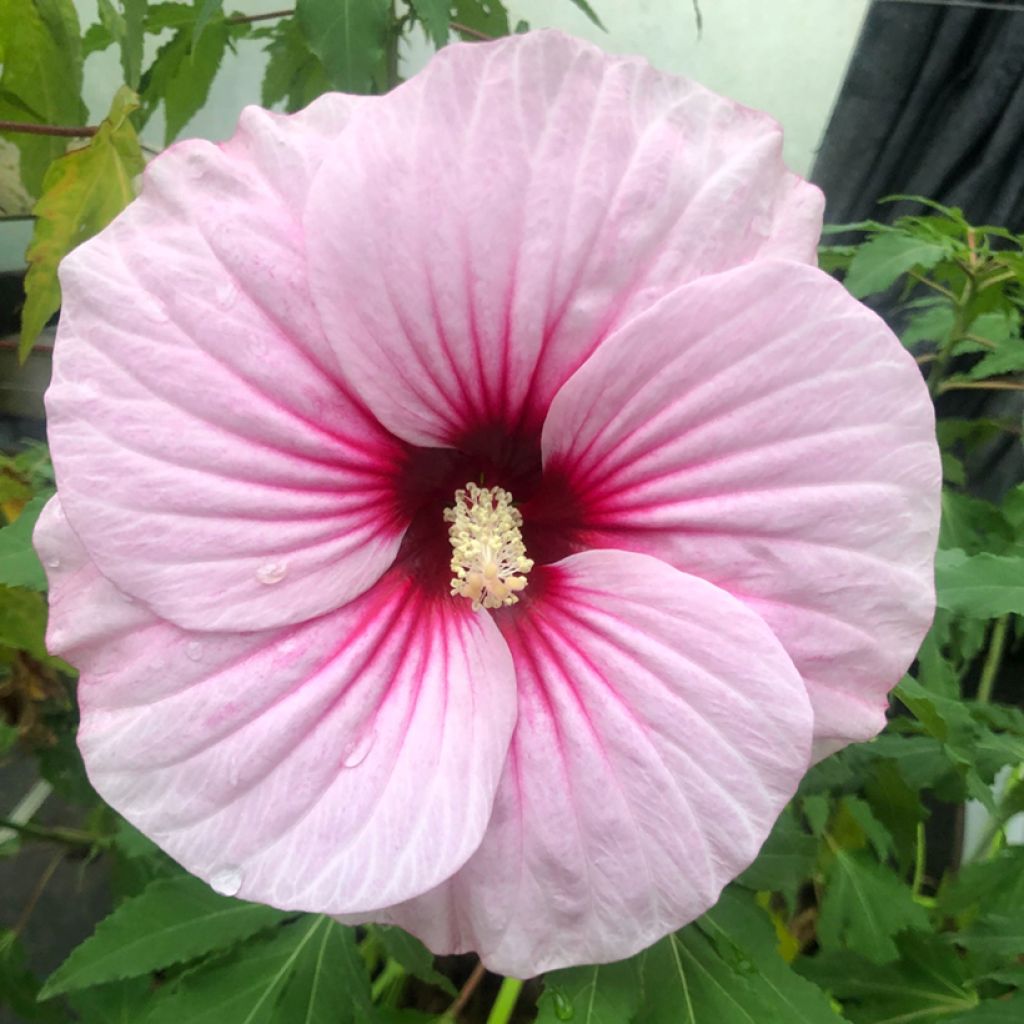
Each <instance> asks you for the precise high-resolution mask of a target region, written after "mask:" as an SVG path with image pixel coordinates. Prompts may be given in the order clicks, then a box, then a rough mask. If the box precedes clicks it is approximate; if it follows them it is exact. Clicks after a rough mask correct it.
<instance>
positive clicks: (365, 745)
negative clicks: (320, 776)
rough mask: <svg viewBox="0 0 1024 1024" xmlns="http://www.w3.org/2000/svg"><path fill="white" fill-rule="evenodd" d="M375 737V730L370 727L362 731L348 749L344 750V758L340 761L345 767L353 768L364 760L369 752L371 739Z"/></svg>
mask: <svg viewBox="0 0 1024 1024" xmlns="http://www.w3.org/2000/svg"><path fill="white" fill-rule="evenodd" d="M376 738H377V731H376V730H375V729H371V730H370V731H369V732H368V733H364V734H363V735H362V736H361V737H360V738H359V739H358V740H356V741H355V742H354V743H353V744H351V746H349V748H348V750H346V751H345V760H344V761H343V762H342V763H343V764H344V765H345V767H346V768H355V767H356V766H357V765H360V764H362V763H363V762H364V761H365V760H366V756H367V754H369V753H370V747H372V746H373V741H374V740H375V739H376Z"/></svg>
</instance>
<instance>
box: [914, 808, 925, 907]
mask: <svg viewBox="0 0 1024 1024" xmlns="http://www.w3.org/2000/svg"><path fill="white" fill-rule="evenodd" d="M924 864H925V833H924V822H923V821H919V822H918V823H917V842H916V843H915V844H914V882H913V885H912V889H913V893H914V899H917V898H918V897H919V896H920V895H921V887H922V886H923V885H924Z"/></svg>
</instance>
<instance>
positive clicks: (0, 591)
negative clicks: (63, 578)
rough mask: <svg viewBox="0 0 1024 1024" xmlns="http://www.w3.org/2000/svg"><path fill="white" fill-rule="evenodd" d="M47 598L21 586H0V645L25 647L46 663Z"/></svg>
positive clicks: (20, 648)
mask: <svg viewBox="0 0 1024 1024" xmlns="http://www.w3.org/2000/svg"><path fill="white" fill-rule="evenodd" d="M45 637H46V601H45V599H44V598H43V596H42V594H39V593H36V592H35V591H34V590H26V589H25V588H23V587H4V586H0V646H4V647H11V648H13V649H14V650H16V651H25V652H26V653H27V654H30V655H31V656H32V657H33V658H35V659H36V660H37V661H42V662H44V663H49V661H50V656H49V654H47V652H46V639H45Z"/></svg>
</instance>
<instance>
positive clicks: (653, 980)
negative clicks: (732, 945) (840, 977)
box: [616, 926, 837, 1024]
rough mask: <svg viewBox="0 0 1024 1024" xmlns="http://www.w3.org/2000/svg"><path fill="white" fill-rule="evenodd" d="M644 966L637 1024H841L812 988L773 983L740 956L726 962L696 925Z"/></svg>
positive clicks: (662, 945) (652, 952)
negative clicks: (641, 999) (641, 996)
mask: <svg viewBox="0 0 1024 1024" xmlns="http://www.w3.org/2000/svg"><path fill="white" fill-rule="evenodd" d="M779 963H780V964H782V961H781V960H780V961H779ZM642 965H643V968H642V969H643V981H644V986H643V1002H642V1004H641V1008H640V1012H639V1013H638V1015H637V1017H636V1020H637V1022H638V1024H837V1021H836V1017H835V1014H833V1013H832V1012H831V1010H830V1009H829V1008H828V1004H827V1002H825V1000H823V999H820V998H818V997H817V996H815V995H814V993H813V992H811V991H810V988H811V986H809V985H807V984H806V983H803V982H801V981H800V979H795V981H794V984H793V985H792V986H791V985H790V981H793V980H794V979H792V978H787V980H786V981H785V982H780V981H779V980H778V978H777V977H776V978H769V977H768V976H766V975H765V973H763V971H762V970H760V969H759V968H758V966H757V965H756V964H754V963H753V962H752V961H751V960H750V959H749V958H747V957H746V956H744V955H743V954H742V952H736V951H734V952H733V953H732V954H731V955H729V957H728V959H726V958H725V957H723V956H722V955H721V954H720V952H719V951H718V950H717V949H716V948H715V945H714V944H713V943H712V942H711V941H710V940H709V939H707V938H705V936H704V935H702V934H701V932H700V931H699V930H698V929H697V928H695V927H693V926H691V927H689V928H684V929H683V931H681V932H677V933H676V934H675V935H669V936H667V937H666V938H664V939H662V940H661V942H659V943H657V945H655V946H652V947H651V948H650V949H649V950H647V952H646V953H644V954H643V955H642ZM782 967H783V968H785V964H782ZM786 971H788V968H786ZM628 1020H629V1018H628V1017H625V1016H621V1017H619V1018H617V1020H616V1024H622V1022H623V1021H628Z"/></svg>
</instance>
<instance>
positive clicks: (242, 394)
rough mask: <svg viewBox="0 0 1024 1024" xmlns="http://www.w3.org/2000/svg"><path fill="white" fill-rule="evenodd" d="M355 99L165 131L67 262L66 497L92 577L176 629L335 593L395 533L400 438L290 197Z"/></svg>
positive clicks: (308, 608)
mask: <svg viewBox="0 0 1024 1024" xmlns="http://www.w3.org/2000/svg"><path fill="white" fill-rule="evenodd" d="M353 102H354V101H352V100H350V99H349V98H346V97H340V96H331V97H325V98H324V99H322V100H320V101H318V102H317V103H316V104H314V105H313V106H312V107H311V108H310V109H309V110H308V111H306V112H304V113H303V114H302V115H300V116H298V117H296V118H291V119H289V118H284V117H280V116H278V115H272V114H266V113H263V112H260V111H255V110H252V111H249V112H247V113H246V114H245V116H244V117H243V119H242V125H241V128H240V130H239V133H238V135H236V137H235V138H234V139H233V140H232V141H231V142H230V143H229V144H227V145H226V146H224V147H217V146H214V145H211V144H210V143H206V142H202V141H191V142H186V143H182V144H180V145H178V146H174V147H172V148H171V149H170V150H169V151H168V152H167V153H166V154H164V155H163V156H161V157H159V158H158V159H157V160H155V161H154V162H153V164H152V165H151V166H150V167H149V169H148V170H147V172H146V176H145V183H144V188H143V194H142V196H141V197H140V198H139V199H138V200H137V201H136V202H135V203H133V204H132V206H131V207H129V209H128V210H127V211H125V213H124V214H123V215H122V216H121V217H119V218H118V219H117V221H116V222H115V223H114V224H112V225H111V226H110V227H109V228H108V229H107V230H106V231H104V232H102V233H101V234H100V235H99V236H97V237H96V238H95V239H93V240H91V241H90V242H88V243H86V244H85V245H83V246H81V247H80V248H79V249H77V250H76V251H75V252H74V253H72V254H71V255H70V256H69V257H68V258H67V259H66V260H65V261H64V263H63V265H62V271H61V281H62V286H63V292H64V310H63V315H62V318H61V323H60V328H59V335H58V343H57V347H56V353H55V367H54V382H53V385H52V386H51V388H50V390H49V391H48V393H47V399H46V401H47V411H48V414H49V436H50V443H51V446H52V450H53V457H54V464H55V466H56V469H57V477H58V484H59V486H60V492H61V496H62V500H63V502H64V506H65V508H66V510H67V514H68V515H69V516H70V518H71V521H72V523H73V524H74V526H75V529H76V530H77V531H78V532H79V533H80V535H81V537H82V539H83V541H84V542H85V544H86V546H87V547H88V549H89V551H90V554H91V555H92V556H93V558H94V559H95V560H96V562H97V564H98V565H99V566H100V568H101V569H102V571H103V572H104V574H105V575H107V576H108V577H109V578H110V579H112V580H113V581H114V582H115V583H116V584H117V585H118V586H119V587H121V588H122V589H123V590H125V591H127V592H129V593H131V594H134V595H136V596H138V597H140V598H143V599H145V600H146V601H148V602H149V603H150V604H151V605H152V606H153V608H154V609H156V611H158V612H159V613H160V614H161V615H163V616H165V617H166V618H168V619H170V620H171V621H174V622H176V623H177V624H179V625H181V626H184V627H187V628H195V629H221V628H244V629H254V628H264V627H273V626H279V625H283V624H285V623H289V622H300V621H303V620H304V619H307V618H309V617H311V616H315V615H319V614H321V613H323V612H326V611H329V610H331V609H333V608H337V607H339V606H340V605H341V604H343V603H344V602H345V601H346V600H348V599H350V598H352V597H355V596H356V595H357V594H359V593H361V592H362V591H363V590H365V589H366V588H367V587H369V586H370V585H371V584H372V583H373V582H374V581H375V580H376V579H377V578H378V577H379V576H380V575H381V573H382V572H383V571H384V569H385V568H387V566H388V565H389V564H390V563H391V561H392V560H393V558H394V554H395V552H396V550H397V548H398V545H399V543H400V541H401V537H402V533H403V530H404V528H405V523H404V522H403V521H402V517H401V516H400V514H399V513H398V512H397V510H396V509H395V508H394V507H393V500H392V491H393V488H392V487H391V484H390V481H391V479H392V478H393V476H394V474H395V472H396V466H397V465H398V462H399V460H400V457H401V449H400V448H399V446H398V445H397V443H396V442H395V441H394V439H392V438H391V437H389V435H387V433H386V432H385V431H384V430H382V428H381V427H380V426H379V425H378V424H377V422H376V421H375V420H374V419H373V417H372V416H370V415H368V414H367V413H366V412H365V411H364V409H363V407H362V405H361V404H360V403H359V401H358V400H357V399H356V398H354V397H353V396H352V394H351V393H350V391H349V390H348V388H347V387H346V386H345V384H344V383H343V381H342V380H341V377H340V374H339V371H338V367H337V364H336V358H335V353H334V350H333V349H332V347H331V346H330V345H328V343H327V341H326V339H325V337H324V335H323V332H322V329H321V327H320V323H319V320H318V318H317V315H316V312H315V310H314V309H313V304H312V301H311V299H310V295H309V288H308V280H307V271H306V266H305V261H304V255H303V251H302V237H301V228H300V225H299V223H298V220H297V212H296V210H297V207H299V206H304V205H305V188H306V185H307V184H308V181H309V179H310V178H311V177H312V174H313V169H314V168H315V167H316V166H317V165H318V164H319V163H320V162H321V161H322V160H323V158H324V156H325V154H326V153H327V152H328V151H329V150H330V149H331V147H332V146H333V145H334V144H335V140H336V138H337V136H338V133H339V131H340V130H341V126H342V125H343V123H344V121H345V120H346V119H347V117H348V113H349V110H350V108H351V106H352V103H353Z"/></svg>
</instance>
